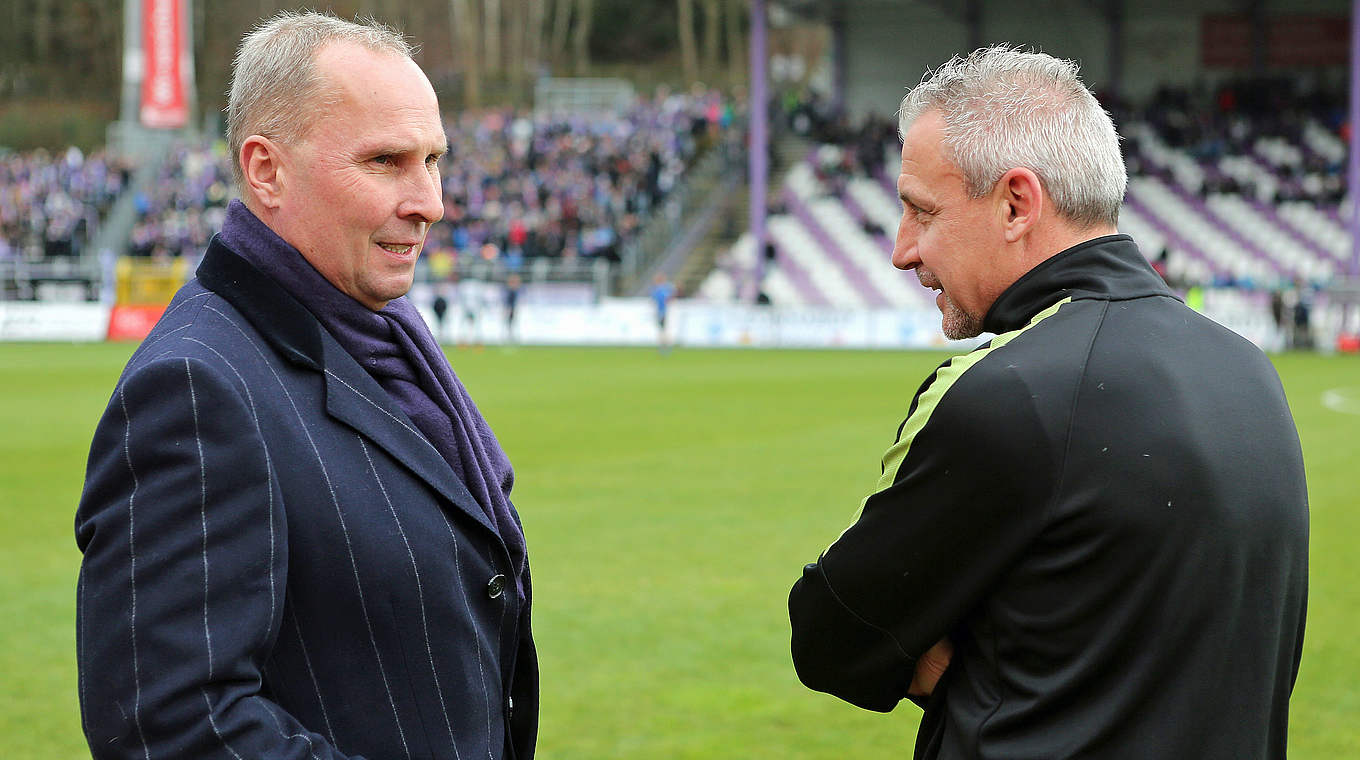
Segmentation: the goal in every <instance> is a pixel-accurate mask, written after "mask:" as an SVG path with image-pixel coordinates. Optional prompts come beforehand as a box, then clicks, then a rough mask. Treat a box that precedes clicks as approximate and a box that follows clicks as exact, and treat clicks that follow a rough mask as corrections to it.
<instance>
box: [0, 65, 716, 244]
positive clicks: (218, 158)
mask: <svg viewBox="0 0 1360 760" xmlns="http://www.w3.org/2000/svg"><path fill="white" fill-rule="evenodd" d="M736 120H737V116H736V114H735V112H734V105H733V103H732V101H731V100H730V99H728V98H726V97H724V96H723V95H721V94H720V93H718V92H716V91H703V92H695V93H669V92H665V91H662V92H659V93H658V94H657V95H656V96H655V97H653V98H643V99H639V100H638V101H637V102H636V103H635V104H634V105H633V106H632V107H631V108H629V109H628V110H626V111H624V112H622V113H609V114H603V113H576V114H540V113H535V112H532V111H528V110H516V109H496V110H488V111H481V112H468V113H463V114H459V115H456V116H453V117H452V118H451V120H450V121H449V122H448V123H447V124H446V130H447V133H448V138H449V148H450V150H449V153H448V155H447V156H446V158H445V159H444V160H443V161H442V162H441V176H442V178H443V185H444V204H445V214H444V220H443V221H442V222H440V223H439V224H436V225H434V227H432V228H431V231H430V236H429V239H428V242H427V245H426V249H427V250H428V251H430V252H431V254H432V257H433V258H436V259H440V260H443V261H447V262H451V263H452V264H453V265H454V266H456V265H457V262H458V261H459V260H462V259H464V258H469V257H470V258H473V259H476V260H480V261H496V262H498V263H499V265H500V266H501V267H503V268H506V269H509V270H515V269H518V268H519V267H521V266H522V265H523V263H524V261H525V259H528V258H532V257H556V258H574V257H603V258H607V259H610V260H613V261H617V260H618V259H619V256H620V255H621V250H622V247H623V246H624V245H625V244H626V243H627V241H628V240H629V239H630V238H632V237H633V236H634V235H636V234H637V232H638V230H639V228H640V225H641V224H642V221H643V220H645V219H646V218H647V216H648V214H649V213H651V212H652V211H653V210H655V209H656V208H657V207H658V206H659V205H660V204H661V202H662V201H663V199H665V198H666V197H667V195H668V194H669V193H671V192H672V191H673V190H674V189H675V188H676V186H677V184H678V183H679V181H680V178H681V175H682V174H683V173H684V172H685V171H686V169H687V167H688V166H689V165H691V164H692V162H693V161H694V160H695V158H696V157H697V155H698V154H699V153H700V152H701V151H702V150H703V149H705V148H706V147H708V146H710V145H724V146H725V145H729V144H730V143H731V142H733V141H734V140H737V141H739V140H740V134H739V129H740V127H739V126H738V125H737V124H736V123H735V122H736ZM734 136H735V137H734ZM128 176H129V172H128V168H127V167H125V166H119V167H117V170H114V169H112V168H110V167H109V164H108V163H107V162H105V161H103V160H102V159H98V158H93V157H92V158H91V159H83V157H81V156H80V154H79V151H75V150H74V149H72V151H70V152H68V154H67V155H66V156H63V157H56V158H53V157H49V156H47V155H46V154H44V153H41V152H39V153H31V154H25V155H22V156H11V157H10V158H8V159H5V161H4V163H0V180H3V183H4V184H3V185H2V187H3V188H4V192H3V194H0V219H2V220H3V222H4V225H5V227H4V230H5V235H4V242H0V246H3V247H0V252H3V251H4V250H6V249H13V248H17V247H18V246H20V245H22V244H23V241H22V240H21V238H22V234H21V233H25V232H28V231H32V232H34V233H35V234H37V235H38V236H40V237H46V238H52V239H56V240H59V241H62V242H61V243H60V244H58V245H56V246H55V247H49V249H48V250H49V251H55V252H62V251H70V252H73V253H78V252H79V248H80V244H81V241H83V240H84V239H85V235H86V234H87V233H88V231H89V230H92V229H93V225H94V224H95V223H96V222H97V221H98V218H99V215H100V214H102V213H103V212H104V211H106V210H107V207H108V205H109V204H110V203H111V202H112V201H113V199H115V198H116V197H117V196H118V194H119V192H120V191H121V190H122V189H123V188H124V187H126V186H127V184H128ZM235 194H236V189H235V187H234V186H233V184H232V180H231V169H230V158H229V156H228V155H227V151H226V148H225V145H224V143H222V141H220V140H217V141H211V142H209V141H200V142H196V143H181V144H178V145H176V146H175V147H174V148H173V149H172V150H171V151H170V152H169V154H168V155H167V156H166V157H165V160H164V161H163V162H162V163H161V165H160V168H159V170H158V173H157V175H156V176H155V177H154V178H153V179H152V181H151V182H150V183H148V184H147V185H146V186H145V188H144V189H141V190H139V191H138V192H137V194H136V195H135V196H134V198H133V201H134V204H135V208H136V221H135V223H134V225H133V228H132V230H131V235H130V240H129V243H128V250H127V253H128V254H130V255H133V256H139V257H150V258H156V259H173V258H176V257H181V256H187V257H194V256H197V255H199V254H200V253H201V252H202V251H203V249H204V247H205V246H206V244H207V241H208V240H209V239H210V238H211V236H212V235H213V233H214V232H216V231H217V230H218V229H219V228H220V226H221V223H222V219H223V216H224V214H225V209H226V205H227V203H228V201H230V200H231V198H232V197H234V196H235ZM63 245H64V246H65V247H63Z"/></svg>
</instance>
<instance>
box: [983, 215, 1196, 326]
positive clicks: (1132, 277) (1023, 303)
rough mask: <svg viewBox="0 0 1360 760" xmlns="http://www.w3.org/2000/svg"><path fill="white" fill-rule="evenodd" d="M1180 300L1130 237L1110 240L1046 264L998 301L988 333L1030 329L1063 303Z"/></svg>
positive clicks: (989, 314) (1101, 239)
mask: <svg viewBox="0 0 1360 760" xmlns="http://www.w3.org/2000/svg"><path fill="white" fill-rule="evenodd" d="M1147 296H1169V297H1173V298H1174V297H1175V296H1174V294H1172V292H1171V290H1170V289H1169V288H1168V287H1167V286H1166V283H1165V282H1164V281H1163V280H1162V278H1161V276H1160V275H1158V274H1157V272H1156V271H1155V270H1154V269H1153V268H1152V266H1151V265H1149V264H1148V262H1147V259H1145V258H1143V254H1142V253H1140V252H1139V250H1138V246H1137V245H1136V244H1134V242H1133V238H1131V237H1129V236H1128V235H1105V236H1102V237H1098V238H1095V239H1093V240H1088V241H1086V242H1084V243H1080V244H1078V245H1074V246H1072V247H1071V248H1068V249H1067V250H1065V251H1063V252H1061V253H1058V254H1056V255H1054V256H1052V257H1051V258H1049V259H1047V260H1045V261H1043V262H1041V263H1040V264H1039V265H1038V266H1036V267H1034V268H1033V269H1031V270H1029V272H1027V273H1026V274H1024V275H1023V276H1022V277H1021V278H1020V279H1018V280H1016V281H1015V282H1014V283H1013V284H1012V285H1011V286H1010V287H1009V288H1007V289H1006V290H1005V291H1003V292H1002V293H1001V295H1000V296H999V297H997V299H996V302H995V303H993V304H992V308H991V309H989V310H988V311H987V317H986V319H984V320H983V329H985V330H986V331H987V332H990V333H996V334H998V335H999V334H1001V333H1004V332H1009V331H1011V330H1016V329H1019V328H1021V327H1023V326H1025V325H1026V324H1027V323H1028V322H1029V321H1030V319H1031V318H1033V317H1034V315H1035V314H1038V313H1039V312H1041V311H1043V310H1044V309H1046V308H1048V307H1049V306H1052V305H1053V304H1055V303H1057V302H1058V301H1061V300H1063V299H1064V298H1071V299H1073V300H1081V299H1100V300H1108V301H1122V300H1127V299H1131V298H1144V297H1147Z"/></svg>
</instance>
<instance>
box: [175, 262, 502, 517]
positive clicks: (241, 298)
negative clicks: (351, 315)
mask: <svg viewBox="0 0 1360 760" xmlns="http://www.w3.org/2000/svg"><path fill="white" fill-rule="evenodd" d="M197 276H198V280H199V282H200V283H202V284H203V286H204V287H206V288H207V289H209V290H211V291H213V292H214V293H217V294H218V295H220V296H222V297H223V298H225V299H226V300H227V301H228V302H230V303H231V305H232V306H235V307H236V309H237V310H238V311H240V312H241V313H242V314H243V315H244V316H245V318H246V319H247V320H249V321H250V323H251V325H252V326H254V327H255V329H256V330H258V331H259V332H260V334H261V335H263V336H264V338H265V340H267V341H268V342H269V344H270V345H271V346H273V347H274V349H275V350H276V351H278V352H279V353H280V354H281V355H282V356H283V357H284V358H285V359H286V360H288V361H289V362H291V363H293V364H297V365H300V366H303V367H307V368H308V369H312V370H315V371H318V372H321V373H322V374H323V375H324V377H325V381H326V411H327V413H328V414H330V415H331V417H333V418H334V419H335V420H337V421H339V422H341V423H343V424H345V425H347V426H348V427H350V428H353V429H354V430H355V431H356V432H358V433H359V434H360V435H362V436H364V437H365V438H367V439H369V440H370V441H372V442H373V443H374V444H376V445H377V446H378V447H380V448H382V449H383V450H384V451H386V452H387V453H388V454H389V455H390V456H391V457H392V458H393V459H394V460H396V461H397V462H400V463H401V464H402V465H403V466H405V467H406V468H407V469H409V470H410V471H411V472H412V473H413V474H415V475H416V477H418V478H420V479H421V480H423V481H425V482H426V483H427V484H429V486H430V487H431V488H433V489H434V490H435V491H437V492H438V493H439V494H440V495H442V496H443V497H444V498H445V499H447V500H448V501H450V502H451V503H453V504H454V505H455V506H457V508H458V509H460V510H462V511H463V512H466V513H467V515H468V516H469V517H471V518H472V519H474V520H476V521H477V522H479V523H481V524H482V525H484V526H486V528H487V529H488V530H490V531H491V532H493V533H495V532H496V529H495V527H494V526H493V525H492V524H491V521H490V519H489V518H488V517H487V515H486V511H485V510H483V509H482V507H481V506H480V505H479V504H478V503H477V500H476V499H474V498H472V494H471V493H470V492H469V491H468V490H467V486H465V485H464V484H463V482H462V481H461V480H460V479H459V478H458V476H457V475H456V474H454V472H453V468H452V467H450V466H449V464H448V462H446V461H444V458H443V457H442V456H440V455H439V452H438V451H436V450H435V448H434V446H432V445H431V444H430V442H429V441H428V440H426V438H425V436H424V435H422V434H421V433H420V432H419V431H418V430H417V429H416V427H415V425H414V424H412V422H411V420H410V419H409V418H408V417H407V416H406V413H405V412H403V411H402V410H401V408H400V407H398V406H397V405H396V403H395V402H394V401H393V400H392V398H391V396H389V395H388V393H387V391H385V390H383V389H382V386H380V385H378V383H377V381H376V380H374V379H373V378H372V377H370V376H369V374H368V373H367V372H365V371H364V370H363V368H362V367H360V366H359V363H358V362H356V361H354V357H352V356H350V355H349V353H348V352H346V351H345V349H344V348H342V347H341V346H340V344H339V343H337V342H336V341H335V339H334V338H332V337H331V336H330V334H329V333H327V332H326V331H325V329H324V328H322V326H321V323H320V322H318V321H317V319H316V317H315V316H314V315H313V314H312V313H311V312H310V311H308V310H307V309H306V307H304V306H303V305H302V304H300V303H298V302H297V300H296V299H294V298H293V297H292V295H290V294H289V293H288V292H287V291H286V290H284V289H283V288H282V287H281V286H279V284H278V283H276V282H274V281H273V280H271V279H270V278H269V277H268V276H266V275H265V274H264V273H262V272H260V271H259V270H257V269H255V267H253V266H251V265H250V263H249V262H247V261H246V260H245V259H242V258H241V257H240V256H237V255H236V254H234V253H232V252H231V250H230V249H228V248H227V247H226V246H225V245H223V244H222V243H221V241H220V240H219V239H218V238H216V237H214V238H213V240H212V243H211V244H209V246H208V250H207V253H205V254H204V256H203V262H202V263H201V264H200V265H199V267H198V271H197Z"/></svg>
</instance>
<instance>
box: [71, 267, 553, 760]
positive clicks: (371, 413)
mask: <svg viewBox="0 0 1360 760" xmlns="http://www.w3.org/2000/svg"><path fill="white" fill-rule="evenodd" d="M76 538H77V543H78V544H79V546H80V549H81V551H82V552H84V561H83V563H82V566H81V572H80V580H79V588H78V592H77V596H78V611H77V657H78V659H79V664H80V680H79V690H80V703H81V716H82V721H83V726H84V730H85V735H86V738H87V740H88V741H89V744H90V748H91V750H92V752H93V754H94V756H95V757H98V758H105V757H108V758H125V757H126V758H144V759H151V758H210V757H211V758H218V757H221V758H318V759H322V758H339V757H366V758H370V759H371V760H376V759H377V758H457V759H459V760H477V759H481V758H493V759H499V758H516V759H517V760H524V759H525V758H530V757H532V756H533V748H534V742H535V736H536V731H537V715H538V670H537V658H536V655H535V653H534V647H533V642H532V638H531V636H530V631H529V611H528V603H527V602H526V603H525V604H523V605H521V604H520V602H519V601H518V599H517V595H516V594H515V592H514V580H513V578H507V577H506V574H508V573H510V572H511V570H510V568H511V564H510V557H509V555H508V553H507V551H506V548H505V546H504V544H503V543H502V542H501V540H500V539H499V537H498V536H497V534H496V531H495V530H494V529H493V528H492V526H491V524H490V523H489V522H488V520H487V518H486V516H485V514H484V513H483V511H482V509H481V508H480V507H479V506H478V505H477V503H476V502H475V501H474V500H473V498H472V497H471V495H470V494H469V493H468V491H467V489H466V488H464V486H463V484H462V483H461V482H460V481H459V479H458V478H457V477H456V476H455V475H454V473H453V471H452V469H451V468H450V467H449V466H448V465H447V464H446V463H445V461H444V460H443V459H442V458H441V457H440V456H439V454H438V453H437V452H436V451H435V449H434V448H433V447H432V446H431V445H430V444H429V443H428V442H427V441H426V440H425V439H424V438H423V437H422V436H421V434H420V433H419V432H417V430H416V429H415V427H414V426H413V425H412V424H411V422H410V421H409V420H408V419H407V417H406V416H405V414H404V413H403V412H402V411H401V410H400V409H399V408H398V407H397V405H396V404H395V403H394V402H393V401H392V400H391V399H390V398H389V397H388V395H387V394H386V392H385V391H383V390H382V389H381V388H380V387H379V386H378V384H377V383H376V382H374V381H373V379H372V378H370V377H369V375H368V374H367V373H365V372H364V371H363V370H362V369H361V368H360V367H359V366H358V364H356V363H355V361H354V360H353V359H352V358H351V357H350V356H349V354H347V353H346V352H345V351H344V349H342V348H341V347H340V345H339V344H338V343H336V342H335V340H334V339H333V338H332V337H331V336H330V335H329V334H328V333H327V332H326V331H325V330H324V329H322V327H321V325H320V324H319V323H318V322H317V320H316V319H315V318H314V317H313V316H312V315H311V313H310V312H308V311H307V310H306V309H304V308H303V307H302V306H301V305H299V304H298V303H297V302H296V301H295V300H293V299H292V297H291V296H289V295H288V294H287V293H286V292H285V291H284V290H283V289H282V288H280V287H279V286H278V285H277V284H276V283H274V282H273V281H272V280H270V279H269V278H267V277H266V276H265V275H263V274H261V273H260V272H258V271H257V270H255V269H254V268H253V267H251V266H250V265H249V264H247V263H246V262H245V261H244V260H243V259H241V258H240V257H238V256H236V255H235V254H233V253H231V252H230V251H229V250H228V249H227V248H226V247H225V246H223V245H222V244H221V243H220V242H217V241H214V242H213V244H212V245H211V246H210V247H209V249H208V252H207V254H206V256H205V257H204V260H203V263H202V265H201V266H200V267H199V270H198V277H197V279H196V280H194V281H192V282H190V283H189V284H187V285H186V286H185V287H184V288H183V289H182V290H181V291H180V292H179V293H178V294H177V295H176V297H175V299H174V301H173V302H172V303H171V305H170V307H169V308H168V309H167V310H166V313H165V315H164V317H162V319H161V321H160V323H159V324H158V325H157V326H156V328H155V329H154V330H153V331H152V333H151V334H150V336H149V337H148V338H147V339H146V341H145V342H144V343H143V344H142V345H141V347H140V348H139V349H138V350H137V352H136V353H135V354H134V356H133V357H132V359H131V361H129V363H128V366H127V368H126V370H125V371H124V373H123V376H122V378H121V379H120V380H119V381H118V385H117V387H116V389H115V390H114V393H113V397H112V399H111V400H110V402H109V406H108V409H107V411H106V412H105V414H104V416H103V418H102V419H101V420H100V422H99V426H98V428H97V430H96V432H95V436H94V442H93V445H92V447H91V451H90V460H89V466H88V471H87V474H86V481H85V490H84V493H83V494H82V497H81V503H80V507H79V510H78V512H77V516H76ZM525 580H526V584H525V587H526V589H527V588H528V583H527V578H526V579H525ZM526 593H527V592H526Z"/></svg>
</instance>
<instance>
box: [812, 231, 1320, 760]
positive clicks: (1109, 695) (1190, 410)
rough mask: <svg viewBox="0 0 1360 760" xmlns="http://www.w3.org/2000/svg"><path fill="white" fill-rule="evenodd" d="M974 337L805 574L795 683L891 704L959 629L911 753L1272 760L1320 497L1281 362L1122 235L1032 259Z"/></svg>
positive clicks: (940, 374)
mask: <svg viewBox="0 0 1360 760" xmlns="http://www.w3.org/2000/svg"><path fill="white" fill-rule="evenodd" d="M985 327H986V329H987V330H988V331H989V332H993V333H996V338H994V339H993V340H992V341H990V342H989V343H988V344H986V345H984V346H982V347H980V348H978V349H977V350H975V351H973V352H971V353H969V354H966V355H963V356H958V357H955V358H953V359H951V360H949V361H947V362H945V363H944V364H943V365H941V366H940V367H939V368H938V369H937V370H936V371H935V372H934V374H932V375H931V376H930V377H929V378H928V379H927V380H926V382H925V383H924V384H923V385H922V386H921V388H920V390H918V391H917V393H916V396H915V398H913V399H912V402H911V407H910V410H909V412H908V414H907V418H906V420H905V421H904V422H903V423H902V426H901V427H900V428H899V429H898V433H897V441H896V443H895V444H894V445H893V446H892V447H891V448H889V449H888V452H887V453H886V454H885V455H884V457H883V476H882V479H881V480H880V481H879V483H878V487H877V488H876V490H875V492H874V493H873V494H871V495H870V496H868V497H867V498H866V499H865V500H864V503H863V505H862V508H861V511H860V514H859V516H858V518H857V519H856V521H855V522H854V524H853V525H851V526H850V527H849V528H848V529H846V531H845V532H844V533H843V534H842V535H841V536H840V538H838V539H837V540H836V542H835V543H834V544H832V545H831V547H830V548H828V549H827V550H826V551H825V552H824V553H823V554H822V556H821V558H820V559H819V561H818V562H817V563H816V564H812V565H808V566H807V567H806V568H805V569H804V572H803V576H802V578H801V579H800V580H799V581H798V582H797V583H796V584H795V585H794V587H793V592H792V594H791V595H790V597H789V613H790V618H791V620H792V624H793V660H794V664H795V666H796V668H797V670H798V675H799V677H800V678H801V679H802V681H803V683H805V684H806V685H807V686H809V687H810V688H813V689H817V690H819V691H825V692H828V693H831V694H834V695H836V696H838V697H840V698H842V699H844V700H846V701H848V702H851V703H853V704H855V705H858V706H860V707H864V708H867V709H870V710H880V711H888V710H891V709H893V707H894V706H896V704H897V703H898V701H899V700H901V699H902V698H904V697H905V696H906V692H907V686H908V684H909V683H910V682H911V678H912V671H913V665H914V663H915V659H916V658H917V657H919V656H920V655H921V654H922V653H923V652H925V650H926V649H928V648H929V647H930V646H931V645H932V644H934V643H935V642H936V641H937V640H939V639H940V638H941V637H944V636H949V637H951V638H952V640H953V641H954V645H955V654H954V659H953V661H952V663H951V664H950V666H949V669H948V670H947V671H946V673H945V675H944V677H943V678H942V679H941V681H940V683H939V685H938V686H937V688H936V690H935V692H934V694H933V695H932V696H931V697H930V699H929V700H928V701H923V702H922V704H923V705H924V707H925V715H924V716H923V718H922V723H921V728H920V731H919V733H918V738H917V744H916V755H915V756H916V757H917V758H932V759H934V758H941V759H946V758H947V759H949V760H953V759H955V758H997V759H998V760H1002V759H1004V760H1025V759H1026V758H1033V759H1034V760H1059V759H1060V758H1101V759H1102V760H1110V759H1114V758H1171V759H1179V758H1187V759H1188V758H1193V759H1194V760H1252V759H1253V758H1283V757H1284V756H1285V733H1286V728H1287V722H1288V707H1289V696H1290V692H1291V691H1292V689H1293V685H1294V679H1295V677H1296V674H1297V672H1298V667H1299V654H1300V649H1301V647H1302V643H1303V627H1304V607H1305V603H1306V598H1307V581H1308V503H1307V492H1306V488H1305V484H1304V472H1303V457H1302V453H1301V451H1300V448H1299V439H1298V434H1297V432H1296V430H1295V427H1294V422H1293V418H1292V416H1291V415H1290V412H1289V408H1288V406H1287V405H1286V402H1285V396H1284V392H1283V390H1282V388H1281V386H1280V381H1279V378H1278V376H1277V375H1276V373H1275V370H1274V368H1273V366H1272V365H1271V364H1270V362H1269V360H1268V359H1267V358H1266V357H1265V356H1264V355H1263V354H1262V353H1261V352H1260V351H1259V350H1257V349H1256V348H1255V347H1254V346H1253V345H1251V344H1250V343H1249V342H1247V341H1246V340H1244V339H1243V338H1241V337H1239V336H1238V335H1236V334H1234V333H1232V332H1230V331H1229V330H1227V329H1226V328H1224V327H1221V326H1219V325H1217V324H1215V323H1214V322H1212V321H1210V320H1208V319H1206V318H1205V317H1202V316H1200V315H1199V314H1197V313H1195V312H1194V311H1192V310H1191V309H1189V308H1187V307H1186V306H1185V305H1184V304H1183V303H1181V302H1180V301H1179V300H1178V299H1176V298H1175V297H1174V296H1172V294H1171V293H1170V291H1168V290H1167V288H1166V286H1165V285H1164V284H1163V282H1162V281H1161V279H1160V278H1159V277H1158V276H1157V274H1156V273H1155V272H1154V271H1153V270H1152V268H1151V267H1149V266H1148V264H1147V262H1146V260H1145V259H1144V258H1143V256H1142V255H1141V254H1140V253H1139V252H1138V249H1137V247H1136V246H1135V245H1134V243H1133V241H1132V240H1131V239H1130V238H1128V237H1127V236H1125V235H1112V236H1107V237H1101V238H1097V239H1095V240H1091V241H1088V242H1086V243H1083V244H1081V245H1078V246H1075V247H1073V248H1070V249H1068V250H1066V251H1064V252H1062V253H1060V254H1058V255H1057V256H1055V257H1053V258H1051V259H1049V260H1048V261H1046V262H1044V263H1042V264H1040V265H1039V266H1038V267H1036V268H1034V269H1033V270H1032V271H1030V272H1029V273H1028V274H1026V275H1025V276H1024V277H1022V278H1021V279H1020V280H1018V281H1017V282H1016V283H1015V284H1014V285H1012V286H1011V287H1010V288H1009V289H1008V290H1006V291H1005V292H1004V293H1003V294H1002V295H1001V296H1000V298H998V299H997V301H996V303H995V304H994V305H993V306H992V308H991V310H990V311H989V312H988V314H987V318H986V321H985Z"/></svg>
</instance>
